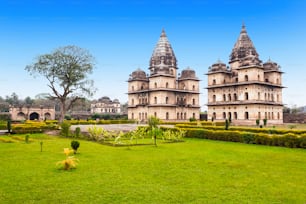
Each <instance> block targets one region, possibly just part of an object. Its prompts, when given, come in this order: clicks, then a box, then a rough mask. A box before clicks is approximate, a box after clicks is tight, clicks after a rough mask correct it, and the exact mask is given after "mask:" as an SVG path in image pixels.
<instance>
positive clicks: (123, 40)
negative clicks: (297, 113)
mask: <svg viewBox="0 0 306 204" xmlns="http://www.w3.org/2000/svg"><path fill="white" fill-rule="evenodd" d="M242 22H244V23H245V25H246V29H247V32H248V34H249V36H250V38H251V39H252V41H253V43H254V45H255V47H256V49H257V52H258V53H259V55H260V59H261V60H263V61H267V60H268V59H269V58H271V60H273V61H276V62H277V63H278V64H280V65H281V67H282V71H284V72H285V74H284V75H283V85H284V86H286V87H287V88H285V89H284V91H283V102H284V103H285V104H286V105H288V106H289V107H292V106H293V105H297V106H301V105H306V92H305V91H304V88H306V26H305V22H306V1H303V0H287V1H286V0H284V1H277V0H263V1H243V0H228V1H225V0H223V1H222V0H203V1H200V0H189V1H173V0H164V1H144V0H133V1H111V0H105V1H91V0H88V1H83V0H75V1H64V0H61V1H57V0H53V1H52V0H40V1H38V0H37V1H35V0H0V70H1V75H0V96H2V97H5V96H6V95H11V94H12V93H13V92H15V93H17V95H18V96H19V97H20V98H25V97H27V96H30V97H32V98H33V97H35V95H37V94H40V93H48V92H50V90H49V88H48V87H47V81H46V80H45V79H44V78H33V77H32V76H30V75H29V74H28V73H27V72H26V71H25V70H24V68H25V66H26V65H28V64H31V63H32V62H33V60H34V59H35V57H37V56H38V55H40V54H46V53H49V52H52V51H53V50H54V49H56V48H58V47H61V46H66V45H77V46H80V47H82V48H85V49H88V50H89V51H90V52H91V54H92V55H93V56H94V57H95V58H96V62H97V64H96V68H95V70H94V74H93V75H91V76H90V78H91V79H93V80H94V81H95V87H96V88H98V91H97V92H96V94H95V96H94V97H93V98H92V99H98V98H100V97H102V96H109V97H110V98H111V99H114V98H118V99H119V100H120V101H121V102H126V101H127V94H126V92H127V82H126V81H127V79H128V77H129V74H130V73H132V72H133V71H134V70H136V69H137V68H141V69H143V70H145V71H146V72H147V71H148V66H149V60H150V57H151V55H152V52H153V49H154V47H155V45H156V43H157V41H158V39H159V36H160V33H161V30H162V29H163V28H164V29H165V31H166V33H167V36H168V39H169V41H170V43H171V45H172V48H173V49H174V52H175V55H176V57H177V60H178V66H179V71H181V70H182V69H184V68H186V67H188V66H189V67H191V68H192V69H194V70H195V71H196V73H197V76H198V77H199V78H200V79H201V80H202V81H201V83H200V88H201V99H200V103H201V104H202V105H203V107H202V110H205V109H206V107H205V106H204V104H205V103H206V102H207V91H206V89H204V88H205V87H206V85H207V76H206V75H204V74H205V73H206V72H207V71H208V67H209V66H210V65H211V64H213V63H214V62H216V61H217V60H218V59H220V60H222V61H223V62H225V63H228V61H229V55H230V53H231V50H232V48H233V46H234V43H235V42H236V40H237V38H238V35H239V33H240V29H241V25H242ZM300 93H301V94H300Z"/></svg>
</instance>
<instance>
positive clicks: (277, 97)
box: [276, 94, 279, 102]
mask: <svg viewBox="0 0 306 204" xmlns="http://www.w3.org/2000/svg"><path fill="white" fill-rule="evenodd" d="M276 97H277V102H279V95H278V94H277V96H276Z"/></svg>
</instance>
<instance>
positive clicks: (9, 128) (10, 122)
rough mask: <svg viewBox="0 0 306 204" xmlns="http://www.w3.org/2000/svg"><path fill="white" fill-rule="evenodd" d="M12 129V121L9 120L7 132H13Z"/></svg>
mask: <svg viewBox="0 0 306 204" xmlns="http://www.w3.org/2000/svg"><path fill="white" fill-rule="evenodd" d="M11 130H12V121H11V120H8V121H7V132H8V133H11Z"/></svg>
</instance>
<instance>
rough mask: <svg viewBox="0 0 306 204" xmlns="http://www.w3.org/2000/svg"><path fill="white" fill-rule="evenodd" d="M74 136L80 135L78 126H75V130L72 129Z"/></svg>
mask: <svg viewBox="0 0 306 204" xmlns="http://www.w3.org/2000/svg"><path fill="white" fill-rule="evenodd" d="M74 136H75V137H76V138H79V137H80V136H81V128H80V127H76V128H75V131H74Z"/></svg>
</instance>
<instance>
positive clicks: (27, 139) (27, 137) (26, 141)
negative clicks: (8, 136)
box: [24, 134, 30, 143]
mask: <svg viewBox="0 0 306 204" xmlns="http://www.w3.org/2000/svg"><path fill="white" fill-rule="evenodd" d="M29 137H30V135H29V134H27V135H26V136H25V137H24V140H25V143H29Z"/></svg>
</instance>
